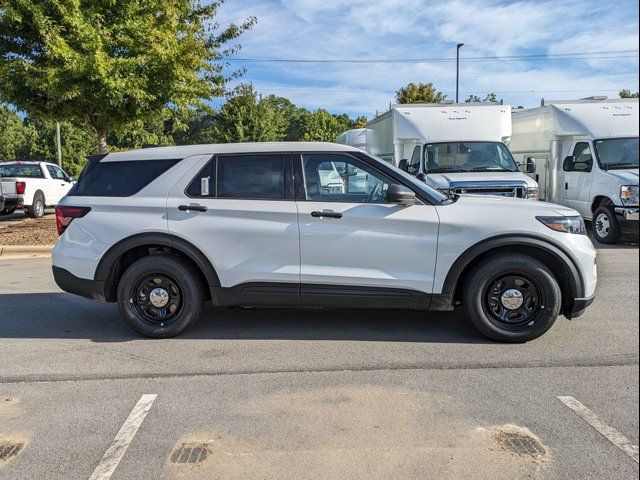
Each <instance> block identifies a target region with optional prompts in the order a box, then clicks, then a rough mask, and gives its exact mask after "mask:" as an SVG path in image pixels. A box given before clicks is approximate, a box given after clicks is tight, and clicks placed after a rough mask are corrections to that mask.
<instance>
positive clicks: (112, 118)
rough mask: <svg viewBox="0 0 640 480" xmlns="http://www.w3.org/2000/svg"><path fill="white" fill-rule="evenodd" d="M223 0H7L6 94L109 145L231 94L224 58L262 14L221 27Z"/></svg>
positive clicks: (2, 58)
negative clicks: (168, 116) (128, 133)
mask: <svg viewBox="0 0 640 480" xmlns="http://www.w3.org/2000/svg"><path fill="white" fill-rule="evenodd" d="M223 1H224V0H214V1H211V2H207V3H206V4H201V3H200V2H199V1H197V0H145V1H144V2H140V1H138V0H93V1H90V2H87V1H77V0H0V31H1V32H2V35H0V95H1V99H2V100H3V101H5V102H8V103H10V104H12V105H14V106H16V107H17V108H18V109H20V110H23V111H26V112H28V113H29V114H30V115H32V116H38V117H40V118H42V119H45V120H59V121H64V122H69V123H70V124H72V125H74V126H75V127H79V128H84V129H86V130H88V131H89V132H90V133H91V134H93V135H94V136H95V137H96V139H97V140H98V145H99V148H100V151H106V149H107V136H108V135H109V134H114V135H120V134H122V133H123V132H125V131H126V130H127V129H131V128H134V129H136V128H139V126H140V125H141V124H140V122H161V121H162V120H163V117H164V116H166V110H167V109H171V110H180V109H190V108H195V107H197V106H199V105H201V104H202V102H203V100H208V99H211V98H212V97H215V96H220V95H222V94H223V92H224V85H225V80H226V79H227V78H228V77H225V76H224V75H223V72H222V65H221V64H220V59H221V57H222V56H228V55H231V54H233V53H234V52H235V51H236V50H237V48H238V47H237V46H228V44H229V42H232V41H234V40H235V39H237V38H238V37H239V36H240V35H241V34H242V33H243V32H244V31H246V30H247V29H249V28H251V27H252V25H253V23H254V22H255V19H254V18H249V19H248V20H247V21H245V22H244V23H243V24H241V25H233V24H232V25H230V26H229V27H227V28H224V29H220V28H219V26H218V24H217V23H215V21H214V18H215V15H216V10H217V8H218V7H219V6H220V4H221V3H222V2H223ZM232 76H233V74H232Z"/></svg>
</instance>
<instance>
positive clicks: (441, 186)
mask: <svg viewBox="0 0 640 480" xmlns="http://www.w3.org/2000/svg"><path fill="white" fill-rule="evenodd" d="M636 181H637V180H636ZM456 182H465V183H471V184H478V185H481V184H483V183H485V182H491V183H494V184H495V183H496V182H506V183H509V182H522V183H524V184H525V185H527V186H528V187H529V188H536V187H537V186H538V184H537V183H536V182H535V180H533V179H532V178H531V177H528V176H527V175H525V174H524V173H522V172H459V173H429V174H427V185H429V186H430V187H432V188H435V189H437V190H445V189H448V188H449V187H450V185H451V184H452V183H456Z"/></svg>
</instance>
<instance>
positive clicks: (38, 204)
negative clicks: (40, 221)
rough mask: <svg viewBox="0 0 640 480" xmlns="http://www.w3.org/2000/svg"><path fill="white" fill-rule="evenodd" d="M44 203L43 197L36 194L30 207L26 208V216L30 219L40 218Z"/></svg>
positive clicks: (38, 193)
mask: <svg viewBox="0 0 640 480" xmlns="http://www.w3.org/2000/svg"><path fill="white" fill-rule="evenodd" d="M45 205H46V203H45V201H44V195H43V194H42V192H36V194H35V195H34V197H33V203H32V204H31V206H30V207H27V214H28V215H29V216H30V217H31V218H42V217H43V216H44V207H45Z"/></svg>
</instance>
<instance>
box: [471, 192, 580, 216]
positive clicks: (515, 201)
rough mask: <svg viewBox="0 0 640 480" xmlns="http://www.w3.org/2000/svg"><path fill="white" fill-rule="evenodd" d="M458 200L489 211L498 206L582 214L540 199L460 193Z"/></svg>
mask: <svg viewBox="0 0 640 480" xmlns="http://www.w3.org/2000/svg"><path fill="white" fill-rule="evenodd" d="M458 202H460V203H461V204H462V206H464V205H469V206H474V207H482V208H486V209H487V211H494V212H495V211H496V210H495V209H496V208H500V209H504V210H503V211H506V210H511V211H514V210H519V211H522V212H526V213H527V214H528V215H534V216H558V215H560V216H564V217H579V216H580V214H579V213H578V212H577V211H576V210H574V209H572V208H567V207H563V206H562V205H556V204H555V203H547V202H540V201H538V200H524V199H522V198H511V197H498V196H493V195H460V196H459V198H458Z"/></svg>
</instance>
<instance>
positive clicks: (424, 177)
mask: <svg viewBox="0 0 640 480" xmlns="http://www.w3.org/2000/svg"><path fill="white" fill-rule="evenodd" d="M416 178H417V179H418V180H420V181H421V182H424V183H427V175H426V174H425V173H424V172H420V173H419V174H417V175H416Z"/></svg>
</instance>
